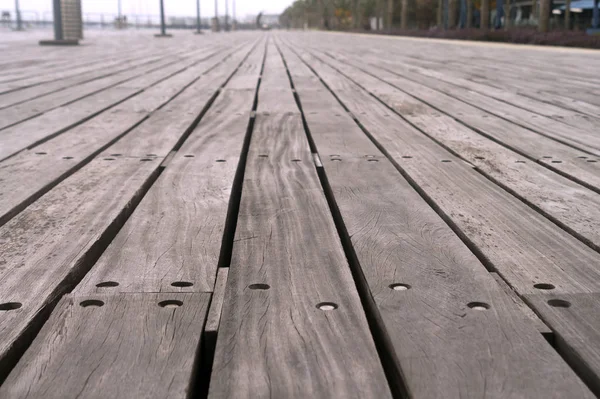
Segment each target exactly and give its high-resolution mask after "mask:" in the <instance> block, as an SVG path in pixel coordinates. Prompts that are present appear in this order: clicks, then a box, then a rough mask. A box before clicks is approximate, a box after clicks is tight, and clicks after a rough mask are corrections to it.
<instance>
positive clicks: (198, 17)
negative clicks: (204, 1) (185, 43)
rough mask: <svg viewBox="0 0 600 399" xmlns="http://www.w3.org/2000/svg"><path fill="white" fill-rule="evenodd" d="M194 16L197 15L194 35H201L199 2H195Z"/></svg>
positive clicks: (198, 0)
mask: <svg viewBox="0 0 600 399" xmlns="http://www.w3.org/2000/svg"><path fill="white" fill-rule="evenodd" d="M196 11H197V13H196V15H197V18H196V19H197V21H196V22H197V25H198V29H197V30H196V33H202V26H201V25H202V22H200V0H197V1H196Z"/></svg>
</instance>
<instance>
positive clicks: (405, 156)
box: [402, 155, 412, 159]
mask: <svg viewBox="0 0 600 399" xmlns="http://www.w3.org/2000/svg"><path fill="white" fill-rule="evenodd" d="M402 158H405V159H410V158H412V157H411V156H410V155H404V156H402Z"/></svg>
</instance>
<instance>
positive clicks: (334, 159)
mask: <svg viewBox="0 0 600 399" xmlns="http://www.w3.org/2000/svg"><path fill="white" fill-rule="evenodd" d="M331 160H332V161H337V162H342V159H341V158H332V159H331Z"/></svg>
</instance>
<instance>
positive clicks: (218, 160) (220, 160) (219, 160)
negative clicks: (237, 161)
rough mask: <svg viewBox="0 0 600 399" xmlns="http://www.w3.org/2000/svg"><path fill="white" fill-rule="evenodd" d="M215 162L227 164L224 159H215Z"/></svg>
mask: <svg viewBox="0 0 600 399" xmlns="http://www.w3.org/2000/svg"><path fill="white" fill-rule="evenodd" d="M217 162H227V161H226V160H224V159H217Z"/></svg>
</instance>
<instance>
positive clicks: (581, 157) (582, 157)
mask: <svg viewBox="0 0 600 399" xmlns="http://www.w3.org/2000/svg"><path fill="white" fill-rule="evenodd" d="M577 158H579V159H587V157H584V156H580V157H577Z"/></svg>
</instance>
